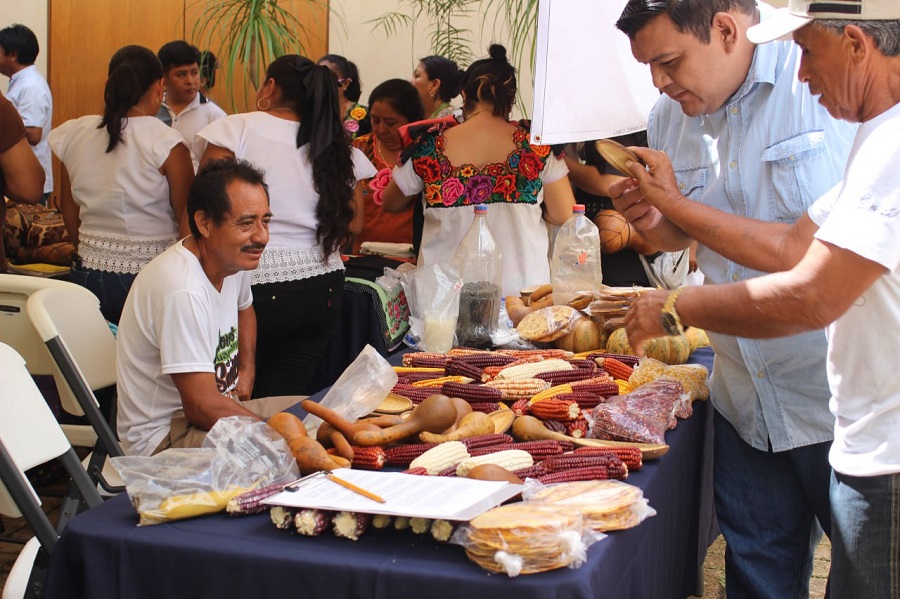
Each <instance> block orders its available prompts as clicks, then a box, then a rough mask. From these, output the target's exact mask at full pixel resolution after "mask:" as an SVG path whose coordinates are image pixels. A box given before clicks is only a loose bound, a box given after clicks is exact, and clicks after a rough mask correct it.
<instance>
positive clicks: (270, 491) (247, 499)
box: [225, 484, 284, 516]
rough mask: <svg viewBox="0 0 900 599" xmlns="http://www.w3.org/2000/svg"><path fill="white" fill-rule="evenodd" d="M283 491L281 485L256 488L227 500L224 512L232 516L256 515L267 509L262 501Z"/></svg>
mask: <svg viewBox="0 0 900 599" xmlns="http://www.w3.org/2000/svg"><path fill="white" fill-rule="evenodd" d="M282 489H284V485H283V484H277V485H266V486H265V487H257V488H256V489H251V490H250V491H247V492H246V493H241V494H240V495H238V496H237V497H232V498H231V499H229V500H228V504H227V505H226V506H225V511H226V512H228V513H229V514H231V515H232V516H240V515H243V514H258V513H260V512H264V511H266V510H267V509H269V506H267V505H263V503H262V500H263V499H265V498H266V497H271V496H272V495H274V494H275V493H280V492H281V490H282Z"/></svg>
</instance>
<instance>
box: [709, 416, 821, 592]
mask: <svg viewBox="0 0 900 599" xmlns="http://www.w3.org/2000/svg"><path fill="white" fill-rule="evenodd" d="M713 422H714V426H715V445H714V447H715V451H714V454H713V455H714V458H713V459H714V465H713V488H714V490H715V498H716V516H717V518H718V521H719V528H720V529H721V530H722V534H723V536H724V537H725V594H726V595H727V596H728V599H742V598H744V597H747V598H752V599H766V598H771V599H793V598H795V597H797V598H801V597H802V598H804V599H807V598H808V597H809V578H810V576H811V575H812V568H813V557H814V555H815V549H816V545H817V544H818V542H819V539H820V538H821V535H822V529H824V530H825V532H826V533H829V531H830V522H831V512H830V506H829V501H828V485H829V481H830V476H831V467H830V466H829V464H828V451H829V449H830V447H831V443H830V442H829V443H818V444H815V445H809V446H806V447H800V448H797V449H792V450H789V451H784V452H778V453H774V452H772V451H759V450H757V449H754V448H753V447H751V446H750V445H748V444H747V443H745V442H744V440H743V439H741V437H740V436H739V435H738V433H737V431H735V429H734V427H732V426H731V424H730V423H729V422H728V421H727V420H726V419H725V418H724V417H722V416H721V415H720V414H719V413H718V412H716V413H715V416H714V420H713ZM819 523H821V525H822V527H821V528H820V527H819ZM830 536H831V535H830V534H829V537H830Z"/></svg>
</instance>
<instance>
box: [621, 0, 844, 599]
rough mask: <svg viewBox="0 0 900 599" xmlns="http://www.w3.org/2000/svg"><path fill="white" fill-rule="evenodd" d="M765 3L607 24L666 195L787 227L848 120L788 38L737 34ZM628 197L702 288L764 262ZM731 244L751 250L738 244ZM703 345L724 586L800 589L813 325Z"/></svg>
mask: <svg viewBox="0 0 900 599" xmlns="http://www.w3.org/2000/svg"><path fill="white" fill-rule="evenodd" d="M774 13H775V9H773V8H771V7H769V6H767V5H762V4H760V5H757V3H756V2H755V0H629V2H628V3H627V5H626V6H625V9H624V11H623V12H622V16H621V18H620V19H619V21H618V23H617V26H618V28H619V29H620V30H622V31H623V32H624V33H626V34H627V35H628V37H629V38H630V40H631V49H632V53H633V54H634V56H635V58H636V59H637V60H639V61H640V62H644V63H647V64H648V65H649V66H650V72H651V75H652V76H653V83H654V85H656V87H657V88H659V90H660V91H661V92H662V94H663V95H662V96H661V97H660V99H659V101H658V102H657V104H656V106H654V108H653V110H652V112H651V114H650V119H649V127H648V139H649V145H650V147H651V148H654V149H655V150H659V151H651V150H646V152H648V154H646V155H650V156H655V157H657V158H658V159H657V162H658V163H660V164H661V165H662V164H664V165H665V167H666V169H667V170H668V173H669V178H668V179H666V183H668V184H669V187H667V191H668V192H669V193H670V194H671V196H672V197H674V198H678V199H680V200H684V201H682V202H680V203H684V204H692V205H693V204H695V203H696V205H697V206H699V207H701V208H705V209H706V210H709V211H710V212H711V213H713V214H715V215H716V218H722V219H725V218H732V219H734V218H752V219H759V220H763V221H769V222H775V223H780V224H781V225H782V226H784V227H787V226H789V224H790V223H792V222H794V221H795V220H797V219H798V218H800V217H801V216H802V215H803V214H805V212H806V210H807V209H808V208H809V205H810V204H811V203H812V202H813V201H814V200H815V199H816V198H818V197H819V196H820V195H822V194H823V193H825V192H826V191H827V190H828V189H830V188H831V187H832V186H833V185H834V184H835V183H837V182H838V181H839V180H840V176H841V171H842V169H843V166H844V164H845V163H846V160H847V154H848V152H849V151H850V144H851V141H852V138H853V133H854V131H855V128H854V127H853V126H851V125H849V124H847V123H842V122H840V121H837V120H835V119H833V118H832V117H831V116H830V115H829V114H828V111H827V110H825V109H824V108H823V107H822V106H820V105H819V104H818V103H817V102H816V99H815V98H814V97H813V95H812V94H811V93H810V91H809V89H808V88H807V87H806V86H804V85H800V84H799V83H798V81H797V70H798V68H799V64H800V49H799V48H798V47H797V46H796V45H794V44H793V43H791V42H790V41H784V42H779V43H777V44H766V45H763V46H756V45H755V44H753V43H752V42H750V41H749V40H748V39H747V30H748V29H749V28H750V27H751V26H752V25H754V24H756V23H758V22H759V21H760V20H761V19H762V20H763V21H765V20H766V19H767V18H769V17H770V16H772V15H773V14H774ZM663 152H665V154H663ZM641 155H642V156H644V155H645V154H641ZM666 155H668V158H666ZM669 159H671V162H672V164H671V165H670V163H669ZM673 171H674V172H673ZM641 192H644V193H650V192H649V190H644V189H640V190H635V191H633V192H631V193H629V194H626V196H625V197H624V198H622V197H619V198H617V197H616V195H615V194H613V199H614V200H615V203H616V207H617V208H618V209H619V210H621V211H622V212H623V213H624V214H625V216H626V217H627V218H628V219H629V220H631V221H632V222H633V223H634V225H635V226H636V227H637V228H639V229H641V230H643V231H645V232H646V234H647V237H648V239H650V240H651V241H652V243H654V244H659V245H658V247H659V248H660V249H664V250H665V251H674V250H677V249H681V248H685V247H688V246H689V245H690V244H691V243H692V242H693V240H694V239H696V240H698V241H699V242H700V244H701V245H700V246H699V248H698V250H697V262H698V265H699V267H700V269H701V270H702V271H703V273H704V274H705V279H706V281H705V282H706V283H707V284H712V283H715V284H719V283H729V282H732V281H739V280H740V281H743V280H747V279H750V278H753V277H758V276H762V275H763V274H765V273H766V272H771V269H770V268H767V267H766V265H760V264H759V263H751V264H746V263H744V262H742V261H741V260H740V257H737V258H736V257H734V256H732V255H730V253H729V252H730V251H731V250H732V247H731V246H732V245H734V244H733V243H729V244H721V243H718V240H717V239H716V238H715V235H714V233H715V228H714V227H712V226H710V221H709V220H707V219H701V220H699V221H697V222H696V223H689V222H682V221H680V220H678V218H677V217H678V215H677V213H673V212H670V211H669V206H668V205H664V204H660V209H661V211H662V215H665V217H663V216H662V215H660V212H659V211H655V212H654V213H653V214H652V215H647V218H639V217H640V216H643V215H644V214H643V211H642V208H643V207H646V206H648V204H647V203H646V202H640V201H639V200H640V193H641ZM632 196H634V197H632ZM666 197H668V196H666ZM685 198H690V199H691V200H695V202H688V201H686V200H685ZM632 202H637V204H636V205H634V206H631V205H630V203H632ZM714 222H716V223H717V222H718V221H714ZM741 248H742V249H745V250H746V251H747V252H748V253H750V254H751V255H753V254H755V253H757V251H758V248H756V247H755V246H754V244H753V243H752V242H751V243H749V244H741ZM710 341H711V342H712V345H713V347H714V349H715V351H716V361H715V365H714V367H713V374H712V383H711V388H712V402H713V407H714V408H715V413H714V416H713V426H714V430H715V435H714V443H715V445H714V460H713V462H714V463H713V490H714V492H715V505H716V515H717V518H718V521H719V528H720V529H721V530H722V533H723V535H724V537H725V542H726V553H725V586H726V594H727V595H728V597H729V599H740V598H742V597H747V598H753V599H782V598H801V597H808V594H809V581H810V576H811V575H812V566H813V557H814V554H815V547H816V544H817V543H818V540H819V538H820V537H821V534H822V532H821V530H820V528H819V525H820V524H821V528H822V529H824V531H825V532H826V534H827V533H828V532H829V525H830V522H831V510H830V506H829V505H828V486H829V480H830V477H831V467H830V465H829V463H828V452H829V450H830V447H831V440H832V438H833V434H834V433H833V431H834V416H832V414H831V412H830V411H829V409H828V398H829V396H830V392H829V389H828V379H827V374H826V368H825V365H826V346H827V342H826V339H825V332H824V330H821V329H820V330H818V331H810V332H806V333H804V334H802V335H792V336H788V337H784V338H779V339H764V340H759V339H750V338H746V337H745V336H734V335H722V334H710Z"/></svg>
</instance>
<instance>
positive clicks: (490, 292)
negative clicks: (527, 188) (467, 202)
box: [454, 204, 503, 348]
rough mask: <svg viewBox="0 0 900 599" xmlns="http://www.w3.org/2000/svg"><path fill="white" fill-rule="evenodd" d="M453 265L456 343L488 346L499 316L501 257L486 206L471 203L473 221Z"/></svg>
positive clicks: (501, 277)
mask: <svg viewBox="0 0 900 599" xmlns="http://www.w3.org/2000/svg"><path fill="white" fill-rule="evenodd" d="M454 266H455V267H456V269H457V271H459V274H460V276H461V277H462V280H463V286H462V290H461V291H460V294H459V319H458V320H457V322H456V342H457V343H458V344H459V345H462V346H465V347H479V348H489V347H491V332H492V331H494V330H496V329H497V326H498V320H499V317H500V289H501V283H502V280H503V257H502V256H501V255H500V250H499V248H498V247H497V244H496V243H494V237H493V236H492V235H491V230H490V229H489V228H488V223H487V206H485V205H483V204H479V205H477V206H475V220H474V221H472V226H471V227H469V231H468V232H467V233H466V235H465V237H463V239H462V241H461V242H460V244H459V246H458V247H457V249H456V255H455V257H454Z"/></svg>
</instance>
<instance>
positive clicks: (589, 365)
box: [569, 358, 597, 372]
mask: <svg viewBox="0 0 900 599" xmlns="http://www.w3.org/2000/svg"><path fill="white" fill-rule="evenodd" d="M569 364H571V365H572V367H573V368H577V369H579V370H589V371H591V372H593V371H595V370H597V364H596V363H595V362H594V361H593V360H585V359H582V358H578V359H574V358H573V359H571V360H569Z"/></svg>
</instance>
